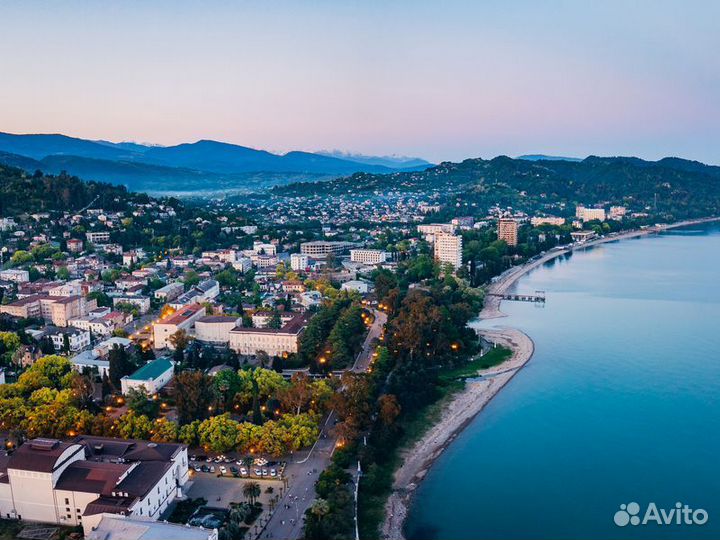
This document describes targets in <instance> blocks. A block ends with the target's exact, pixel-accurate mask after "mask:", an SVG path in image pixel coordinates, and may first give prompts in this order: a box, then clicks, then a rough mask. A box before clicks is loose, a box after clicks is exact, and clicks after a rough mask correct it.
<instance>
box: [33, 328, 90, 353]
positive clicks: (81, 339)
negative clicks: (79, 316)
mask: <svg viewBox="0 0 720 540" xmlns="http://www.w3.org/2000/svg"><path fill="white" fill-rule="evenodd" d="M43 337H49V338H50V339H51V340H52V344H53V347H55V350H56V351H58V352H60V351H64V350H65V348H66V346H65V341H66V339H67V346H68V347H69V348H70V350H71V351H73V352H75V351H81V350H82V349H84V348H85V347H89V346H90V332H88V331H87V330H80V329H79V328H53V327H50V328H48V329H47V330H45V332H43Z"/></svg>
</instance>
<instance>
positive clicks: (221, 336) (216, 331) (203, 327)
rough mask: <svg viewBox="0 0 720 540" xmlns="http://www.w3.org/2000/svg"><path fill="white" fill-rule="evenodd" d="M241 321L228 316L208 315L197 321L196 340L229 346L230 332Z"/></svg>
mask: <svg viewBox="0 0 720 540" xmlns="http://www.w3.org/2000/svg"><path fill="white" fill-rule="evenodd" d="M241 321H242V319H238V318H237V317H228V316H226V315H206V316H204V317H201V318H199V319H197V320H196V321H195V339H197V340H198V341H202V342H203V343H212V344H214V345H220V344H223V343H225V344H227V343H229V342H230V330H232V329H233V328H235V327H236V326H237V325H238V324H240V323H241Z"/></svg>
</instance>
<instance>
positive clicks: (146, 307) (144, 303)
mask: <svg viewBox="0 0 720 540" xmlns="http://www.w3.org/2000/svg"><path fill="white" fill-rule="evenodd" d="M118 304H131V305H133V306H135V307H136V308H137V309H138V311H139V312H140V313H141V314H145V313H147V312H148V311H150V299H149V298H148V297H147V296H130V295H125V296H116V297H114V298H113V307H117V306H118Z"/></svg>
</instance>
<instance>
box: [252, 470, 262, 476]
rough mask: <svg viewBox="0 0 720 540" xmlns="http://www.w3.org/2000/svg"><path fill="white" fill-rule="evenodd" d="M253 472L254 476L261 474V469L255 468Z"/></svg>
mask: <svg viewBox="0 0 720 540" xmlns="http://www.w3.org/2000/svg"><path fill="white" fill-rule="evenodd" d="M253 472H254V473H255V476H262V471H261V470H260V469H255V470H254V471H253Z"/></svg>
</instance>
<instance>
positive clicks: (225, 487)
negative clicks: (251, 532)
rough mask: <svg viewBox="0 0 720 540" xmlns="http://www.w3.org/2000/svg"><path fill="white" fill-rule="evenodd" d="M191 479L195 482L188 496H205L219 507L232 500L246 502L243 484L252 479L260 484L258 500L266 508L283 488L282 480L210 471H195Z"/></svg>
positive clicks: (209, 502)
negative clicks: (210, 472)
mask: <svg viewBox="0 0 720 540" xmlns="http://www.w3.org/2000/svg"><path fill="white" fill-rule="evenodd" d="M191 480H192V483H193V484H192V486H191V487H190V489H189V490H188V492H187V496H188V497H189V498H191V499H197V498H199V497H203V498H205V499H206V500H207V504H208V506H214V507H219V508H227V507H228V506H229V505H230V503H231V502H236V503H239V502H244V501H245V500H246V499H245V496H244V495H243V492H242V490H243V486H244V485H245V483H246V482H248V481H250V480H253V481H257V482H258V483H259V484H260V489H261V494H260V497H258V501H260V502H261V503H263V507H265V508H267V506H268V505H269V503H270V499H273V498H275V496H276V495H279V494H280V490H281V488H283V482H282V480H264V479H263V480H261V479H256V478H252V479H251V478H233V477H232V476H230V477H222V476H221V477H218V476H216V475H214V474H209V473H194V474H193V476H192V479H191ZM268 487H271V488H272V493H267V488H268Z"/></svg>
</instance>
